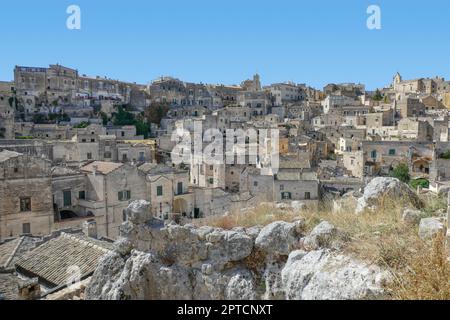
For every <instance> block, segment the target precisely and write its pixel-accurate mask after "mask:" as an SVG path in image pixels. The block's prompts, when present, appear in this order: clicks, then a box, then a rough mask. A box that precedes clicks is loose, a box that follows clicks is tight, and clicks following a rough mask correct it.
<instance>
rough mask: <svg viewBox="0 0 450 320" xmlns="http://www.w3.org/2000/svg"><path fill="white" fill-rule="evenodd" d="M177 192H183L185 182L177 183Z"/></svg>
mask: <svg viewBox="0 0 450 320" xmlns="http://www.w3.org/2000/svg"><path fill="white" fill-rule="evenodd" d="M177 194H183V182H178V184H177Z"/></svg>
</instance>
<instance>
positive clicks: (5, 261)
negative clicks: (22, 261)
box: [0, 236, 40, 271]
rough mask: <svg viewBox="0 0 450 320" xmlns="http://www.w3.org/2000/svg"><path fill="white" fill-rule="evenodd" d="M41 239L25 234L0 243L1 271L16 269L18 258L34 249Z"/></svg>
mask: <svg viewBox="0 0 450 320" xmlns="http://www.w3.org/2000/svg"><path fill="white" fill-rule="evenodd" d="M39 239H40V238H33V237H28V236H23V237H19V238H16V239H13V240H10V241H6V242H4V243H2V244H0V271H10V270H14V264H15V262H16V260H17V259H18V258H19V257H20V256H22V255H24V254H25V253H26V252H28V251H30V250H31V249H33V248H34V247H35V245H36V242H37V241H38V240H39Z"/></svg>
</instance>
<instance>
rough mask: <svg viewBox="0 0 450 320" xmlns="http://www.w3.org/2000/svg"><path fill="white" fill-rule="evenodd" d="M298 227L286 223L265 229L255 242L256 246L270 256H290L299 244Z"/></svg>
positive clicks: (277, 223)
mask: <svg viewBox="0 0 450 320" xmlns="http://www.w3.org/2000/svg"><path fill="white" fill-rule="evenodd" d="M296 229H297V226H296V224H295V223H288V222H284V221H276V222H273V223H271V224H269V225H267V226H266V227H264V228H263V229H262V230H261V232H260V233H259V235H258V237H257V238H256V240H255V246H256V247H257V248H259V249H261V250H263V251H265V252H267V253H269V254H276V255H286V256H287V255H289V252H291V251H292V250H293V247H294V245H295V244H296V242H297V238H296V237H297V232H296Z"/></svg>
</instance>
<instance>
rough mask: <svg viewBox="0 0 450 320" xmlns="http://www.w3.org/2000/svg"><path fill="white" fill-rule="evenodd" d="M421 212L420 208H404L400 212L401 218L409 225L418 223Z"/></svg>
mask: <svg viewBox="0 0 450 320" xmlns="http://www.w3.org/2000/svg"><path fill="white" fill-rule="evenodd" d="M421 216H422V212H421V211H420V210H415V209H410V208H406V209H405V210H403V213H402V220H403V222H405V223H406V224H409V225H418V224H419V222H420V217H421Z"/></svg>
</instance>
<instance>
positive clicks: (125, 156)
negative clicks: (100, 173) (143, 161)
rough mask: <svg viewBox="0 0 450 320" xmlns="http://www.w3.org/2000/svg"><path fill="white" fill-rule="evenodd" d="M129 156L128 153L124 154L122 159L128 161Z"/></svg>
mask: <svg viewBox="0 0 450 320" xmlns="http://www.w3.org/2000/svg"><path fill="white" fill-rule="evenodd" d="M127 159H128V156H127V154H126V153H124V154H122V161H127Z"/></svg>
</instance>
